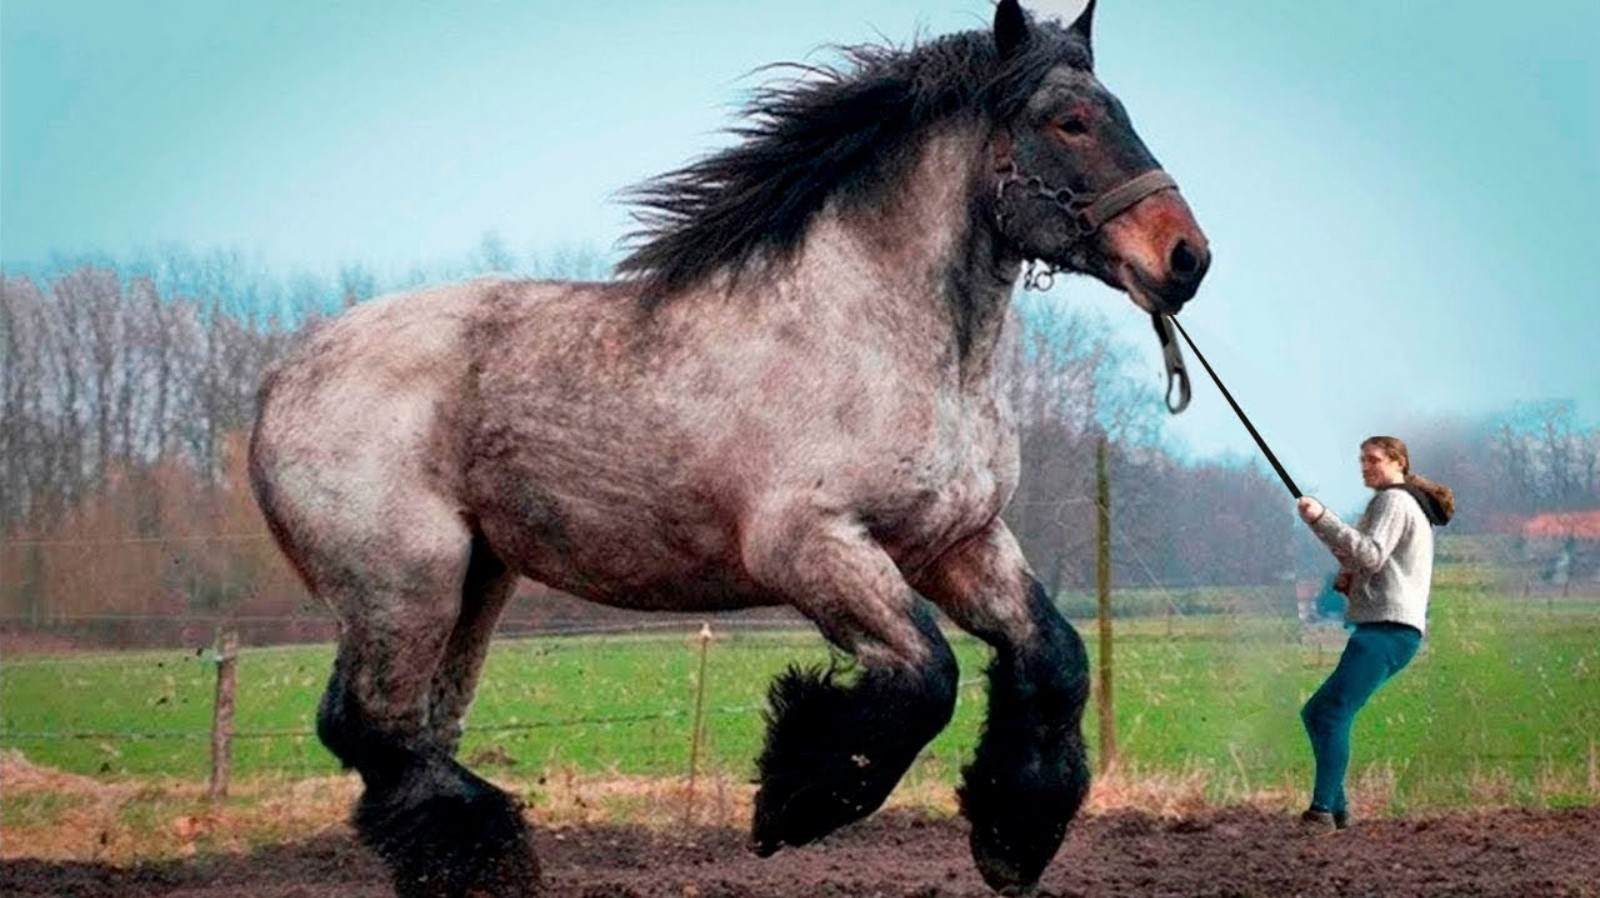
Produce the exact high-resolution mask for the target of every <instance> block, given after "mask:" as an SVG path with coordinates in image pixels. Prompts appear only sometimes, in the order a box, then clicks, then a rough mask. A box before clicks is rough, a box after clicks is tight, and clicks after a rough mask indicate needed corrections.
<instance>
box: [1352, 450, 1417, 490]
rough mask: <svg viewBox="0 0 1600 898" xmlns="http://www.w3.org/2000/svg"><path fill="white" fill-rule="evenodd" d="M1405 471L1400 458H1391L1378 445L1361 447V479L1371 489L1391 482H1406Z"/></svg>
mask: <svg viewBox="0 0 1600 898" xmlns="http://www.w3.org/2000/svg"><path fill="white" fill-rule="evenodd" d="M1405 479H1406V474H1405V471H1404V470H1403V469H1402V468H1401V467H1400V462H1399V460H1398V459H1393V458H1390V457H1389V455H1388V453H1386V452H1384V451H1383V449H1382V448H1380V447H1378V446H1362V447H1361V480H1362V482H1363V483H1365V484H1366V485H1367V486H1368V487H1369V488H1371V489H1377V488H1378V487H1380V486H1386V485H1388V484H1391V483H1404V482H1405Z"/></svg>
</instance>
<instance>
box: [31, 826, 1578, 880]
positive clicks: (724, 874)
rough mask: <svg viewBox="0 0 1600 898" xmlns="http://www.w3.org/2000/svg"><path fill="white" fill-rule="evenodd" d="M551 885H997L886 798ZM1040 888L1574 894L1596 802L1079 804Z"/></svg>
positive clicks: (353, 868)
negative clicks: (854, 817)
mask: <svg viewBox="0 0 1600 898" xmlns="http://www.w3.org/2000/svg"><path fill="white" fill-rule="evenodd" d="M537 841H538V847H539V852H540V857H541V860H542V862H543V864H544V872H545V882H546V891H545V896H547V898H602V896H605V898H758V896H759V898H768V896H770V898H796V896H804V898H810V896H831V898H867V896H874V898H965V896H972V898H978V896H988V895H989V894H991V893H990V892H989V891H988V890H987V889H985V888H984V886H983V884H982V882H981V881H980V880H979V879H978V876H977V874H976V873H975V872H974V870H973V868H972V862H971V859H970V858H969V856H968V853H967V846H966V828H965V825H964V824H963V823H962V821H960V820H959V819H952V818H949V817H946V816H942V815H940V816H930V815H929V814H927V813H922V812H918V811H914V810H910V809H891V810H889V811H886V812H884V813H882V814H879V815H877V816H876V817H874V818H872V819H871V820H869V821H867V822H866V823H863V824H861V825H858V826H855V827H852V828H849V829H847V830H846V831H844V832H841V833H838V834H835V835H834V836H833V837H831V838H830V839H828V840H827V841H826V842H825V843H823V844H821V845H817V846H813V847H809V848H805V849H799V850H787V851H784V852H781V853H779V854H778V855H777V856H775V857H772V858H768V859H766V860H761V859H758V858H756V857H755V856H753V855H751V854H749V853H748V852H747V851H745V849H744V834H743V832H742V831H739V830H736V829H732V828H726V827H679V828H670V827H667V828H663V827H640V826H612V825H599V824H596V825H584V826H574V827H567V828H562V829H555V830H548V829H547V830H541V831H540V832H539V834H538V836H537ZM1041 885H1042V893H1041V894H1043V895H1051V896H1063V898H1064V896H1112V895H1138V896H1183V898H1196V896H1217V898H1223V896H1230V898H1243V896H1383V898H1404V896H1417V895H1429V896H1433V895H1448V896H1476V898H1486V896H1506V898H1524V896H1585V898H1600V807H1590V808H1579V809H1571V810H1561V811H1528V810H1497V811H1484V812H1477V813H1470V814H1456V815H1446V816H1430V817H1418V818H1398V819H1397V818H1387V819H1379V820H1371V821H1365V822H1361V823H1358V825H1356V826H1355V827H1353V828H1351V829H1349V830H1346V831H1344V832H1339V833H1333V834H1328V835H1320V836H1311V837H1308V836H1304V835H1301V834H1299V833H1298V832H1297V829H1296V824H1295V821H1294V818H1293V817H1292V816H1291V815H1289V814H1285V813H1277V812H1270V811H1262V810H1258V809H1253V808H1232V809H1221V810H1214V811H1201V812H1198V813H1194V814H1188V815H1182V816H1155V815H1151V814H1148V813H1144V812H1138V811H1128V810H1121V811H1114V812H1108V813H1098V814H1090V815H1088V816H1086V817H1084V818H1082V819H1080V820H1079V821H1078V823H1076V824H1075V825H1074V826H1073V828H1072V830H1071V832H1070V834H1069V836H1068V839H1067V843H1066V845H1065V847H1064V848H1063V849H1062V851H1061V853H1060V854H1059V855H1058V856H1057V858H1056V860H1055V863H1054V864H1052V865H1051V867H1050V869H1049V870H1048V871H1047V872H1046V874H1045V878H1044V881H1043V883H1042V884H1041ZM0 894H5V895H9V896H17V898H37V896H46V895H49V896H63V898H90V896H108V898H110V896H117V898H147V896H172V898H180V896H181V898H220V896H258V898H333V896H339V898H390V896H392V895H393V892H392V891H391V890H390V889H389V887H388V885H387V882H386V880H385V878H384V874H383V871H382V869H381V868H380V867H379V866H378V864H377V863H376V861H375V860H374V859H373V857H372V856H371V855H370V854H369V853H367V852H366V851H365V850H363V849H362V848H361V847H360V846H359V845H358V844H357V843H356V842H355V841H354V840H353V839H352V838H351V836H350V835H349V834H348V832H347V831H345V830H342V829H338V828H335V829H330V830H327V831H324V832H323V833H322V834H321V835H318V836H315V837H313V838H311V839H310V840H309V841H304V842H297V843H292V844H284V845H280V846H276V847H271V848H264V849H259V850H256V851H254V852H252V853H247V854H210V855H197V856H194V857H189V858H184V859H178V860H169V861H161V862H154V863H145V864H140V865H136V866H129V867H125V866H113V865H110V864H105V863H95V862H87V861H74V862H62V861H44V860H37V859H28V858H23V859H13V860H7V861H4V862H0Z"/></svg>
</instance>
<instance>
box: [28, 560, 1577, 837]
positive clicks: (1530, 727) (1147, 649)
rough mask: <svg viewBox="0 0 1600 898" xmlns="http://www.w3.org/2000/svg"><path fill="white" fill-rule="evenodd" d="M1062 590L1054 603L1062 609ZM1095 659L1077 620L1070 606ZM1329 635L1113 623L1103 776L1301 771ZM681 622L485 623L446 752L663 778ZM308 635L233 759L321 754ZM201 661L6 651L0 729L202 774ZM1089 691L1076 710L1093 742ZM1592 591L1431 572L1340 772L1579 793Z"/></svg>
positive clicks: (1416, 783)
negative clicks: (1450, 578) (1493, 586)
mask: <svg viewBox="0 0 1600 898" xmlns="http://www.w3.org/2000/svg"><path fill="white" fill-rule="evenodd" d="M1069 607H1070V605H1069ZM1075 622H1076V623H1077V624H1078V626H1079V628H1080V631H1081V632H1082V633H1083V635H1084V637H1085V641H1086V642H1087V643H1088V646H1089V649H1090V656H1091V658H1090V660H1091V665H1094V664H1095V663H1096V662H1097V660H1098V659H1097V658H1096V657H1095V654H1096V647H1097V640H1096V638H1095V633H1094V629H1093V628H1094V624H1093V621H1084V620H1077V621H1075ZM1342 641H1343V631H1342V630H1340V629H1338V628H1336V627H1329V626H1322V627H1316V628H1309V629H1306V630H1302V629H1301V628H1300V627H1299V625H1298V624H1297V623H1296V622H1295V621H1293V620H1291V619H1286V618H1281V617H1271V616H1267V615H1262V614H1253V615H1252V614H1237V615H1205V616H1199V615H1190V616H1184V617H1179V618H1177V619H1176V620H1175V621H1167V620H1165V619H1162V618H1130V619H1121V620H1118V621H1117V622H1116V641H1115V645H1114V653H1115V657H1114V660H1115V663H1116V670H1117V674H1116V680H1115V682H1114V686H1113V694H1114V698H1115V704H1116V723H1117V733H1116V735H1117V742H1118V748H1119V755H1120V764H1121V771H1122V774H1123V775H1124V776H1125V777H1131V778H1152V779H1160V778H1163V777H1181V778H1184V779H1185V780H1186V781H1188V782H1195V781H1199V782H1202V783H1203V784H1204V790H1205V792H1206V794H1207V796H1208V797H1209V798H1212V799H1214V800H1217V801H1229V800H1236V799H1240V798H1245V797H1250V796H1259V795H1261V794H1263V793H1268V794H1271V793H1274V792H1281V793H1283V794H1294V793H1297V792H1299V791H1302V790H1303V789H1304V787H1305V784H1306V783H1307V782H1308V780H1309V776H1310V767H1311V759H1310V751H1309V748H1308V747H1307V746H1306V743H1305V738H1304V735H1303V733H1302V732H1301V729H1300V722H1299V718H1298V708H1299V705H1300V703H1301V702H1302V701H1304V699H1305V698H1306V696H1308V695H1309V694H1310V692H1311V690H1312V689H1314V688H1315V687H1316V685H1317V683H1318V682H1319V681H1320V679H1321V678H1322V677H1323V676H1324V675H1325V674H1326V673H1327V672H1328V670H1330V669H1331V667H1332V664H1333V663H1334V661H1335V660H1336V659H1337V656H1338V652H1339V649H1340V647H1341V646H1342ZM952 642H953V643H954V645H955V647H956V652H957V655H958V657H959V659H960V661H961V665H962V677H963V678H962V685H961V689H960V697H959V703H958V706H957V710H956V717H955V720H954V721H953V723H952V724H951V726H950V727H949V728H948V729H947V730H946V732H945V733H944V734H942V735H941V736H940V737H939V738H938V739H937V740H936V741H935V742H934V743H933V744H932V745H931V746H930V747H929V748H928V749H927V751H925V752H924V755H923V757H922V759H921V760H920V761H919V762H918V765H917V767H916V768H915V769H914V771H913V773H912V780H913V781H914V782H920V783H922V784H924V785H926V784H928V783H930V782H948V783H953V782H954V781H955V780H956V778H957V777H958V775H959V769H960V765H961V764H962V763H963V762H964V761H965V759H966V758H967V757H968V756H969V755H970V752H971V747H972V744H973V742H974V741H975V739H976V738H977V733H978V728H979V722H980V718H981V713H982V708H983V703H984V696H983V689H984V687H983V677H982V669H983V666H984V664H985V663H986V659H987V650H986V648H985V647H984V646H982V645H981V644H979V643H977V642H975V641H974V640H972V639H970V638H967V637H965V636H964V635H955V634H952ZM698 652H699V643H698V640H696V639H695V638H694V636H693V634H692V633H674V634H672V635H666V636H663V635H630V636H606V637H565V638H534V639H516V640H504V641H501V642H500V643H498V644H497V645H496V647H495V649H494V650H493V652H492V653H491V655H490V659H489V662H488V668H487V670H486V672H485V675H484V678H483V682H482V685H481V686H480V689H479V693H478V697H477V701H476V703H475V705H474V706H473V709H472V712H471V716H470V718H469V720H468V726H469V732H468V735H467V738H466V740H465V744H464V746H463V754H464V756H466V757H467V758H469V759H471V760H472V762H473V763H474V764H475V765H477V766H479V767H480V768H481V769H483V770H484V771H485V772H486V773H488V774H489V775H491V776H513V777H537V776H539V775H540V774H541V773H542V772H545V771H554V770H566V771H576V772H578V773H581V774H583V775H608V774H610V775H618V776H633V775H645V776H679V775H682V774H684V773H685V772H686V770H687V766H688V758H689V753H690V741H691V740H690V735H691V728H692V727H691V721H692V719H693V710H694V699H695V681H696V675H697V671H698V669H699V654H698ZM331 659H332V650H331V648H330V647H328V646H310V647H293V648H271V649H247V650H245V651H244V652H243V653H242V656H241V660H240V663H239V689H238V698H237V710H236V718H235V727H236V730H237V732H238V738H237V739H236V742H235V746H234V771H235V776H237V777H243V778H248V777H251V776H253V775H256V774H270V775H273V776H287V777H288V778H290V779H294V778H298V777H312V776H322V775H326V774H329V773H333V772H335V771H336V766H335V764H334V762H333V760H332V758H331V757H330V756H329V755H328V754H327V752H326V751H325V750H324V749H323V748H322V747H321V745H320V744H319V743H318V742H317V740H316V737H315V736H314V735H313V734H312V730H313V725H314V714H315V709H316V704H317V700H318V698H319V696H320V693H321V689H322V686H323V683H324V682H325V679H326V676H327V672H328V669H329V665H330V663H331ZM828 661H829V653H828V651H827V649H826V648H825V646H824V645H823V643H822V641H821V640H820V638H819V637H817V636H816V635H815V634H813V633H811V632H809V631H803V632H802V631H796V632H761V633H753V632H743V631H738V632H732V633H723V634H719V635H718V637H717V638H716V639H715V640H714V641H713V642H712V644H711V646H710V648H709V654H708V657H707V668H706V670H707V676H706V686H707V689H706V696H705V721H706V723H705V733H706V736H705V741H704V745H703V747H702V749H701V754H700V757H701V765H700V769H701V770H702V771H703V772H712V773H717V774H722V775H726V776H729V777H731V778H734V779H742V778H745V777H747V776H748V775H749V773H750V771H751V770H752V766H753V765H752V761H753V759H754V758H755V756H756V755H757V754H758V752H759V750H760V741H761V737H762V728H763V725H762V718H761V711H762V706H763V696H764V693H765V689H766V684H767V682H768V681H769V680H770V679H771V677H772V676H773V675H774V674H776V673H778V672H779V671H781V670H782V669H783V668H784V667H786V666H787V665H789V664H792V663H799V664H826V663H828ZM214 679H215V672H214V667H213V666H212V665H211V664H210V663H209V662H208V661H207V660H206V659H205V658H203V657H198V656H195V655H192V654H184V653H176V652H147V653H137V654H132V653H130V654H115V655H102V656H67V657H38V658H33V657H30V658H18V659H6V661H5V662H4V664H3V665H0V748H3V749H16V750H20V751H22V752H23V753H25V754H26V756H27V757H28V759H29V760H30V761H32V762H33V763H35V764H39V765H44V766H48V767H53V768H59V769H62V770H65V771H71V772H76V773H82V774H88V775H91V776H96V777H99V778H102V779H105V780H109V781H117V780H123V779H138V778H143V777H150V776H170V777H175V778H179V779H187V780H202V779H204V777H205V776H206V771H207V769H208V759H209V751H210V744H209V734H208V730H209V725H210V715H211V704H212V692H213V689H214ZM1094 718H1095V715H1094V710H1093V708H1092V707H1091V708H1090V710H1089V713H1088V715H1087V718H1086V738H1087V740H1088V743H1089V745H1090V747H1091V752H1093V751H1094V750H1095V748H1096V747H1097V745H1098V734H1097V733H1096V723H1095V719H1094ZM1597 743H1600V605H1596V604H1595V603H1594V602H1593V601H1592V600H1590V601H1579V600H1571V601H1564V602H1555V603H1547V602H1544V601H1542V600H1534V601H1532V602H1529V601H1527V600H1522V599H1518V598H1512V597H1506V596H1502V595H1499V594H1497V593H1493V592H1490V591H1486V590H1484V589H1482V588H1481V587H1477V586H1475V585H1474V584H1471V583H1458V584H1453V585H1452V584H1450V583H1449V582H1446V583H1445V585H1443V586H1441V588H1440V589H1438V590H1436V594H1435V597H1434V608H1433V615H1432V630H1431V632H1430V634H1429V639H1428V641H1427V642H1426V643H1425V646H1424V649H1423V651H1422V653H1421V654H1419V656H1418V658H1417V660H1416V661H1415V662H1413V664H1412V667H1411V668H1410V669H1409V670H1407V671H1406V672H1405V673H1404V674H1402V675H1401V676H1400V677H1399V678H1398V679H1396V680H1395V681H1394V682H1393V683H1391V684H1390V685H1389V686H1387V687H1385V689H1384V690H1383V691H1382V692H1380V693H1379V695H1378V696H1377V697H1376V698H1375V699H1374V701H1373V703H1372V704H1371V705H1370V706H1369V707H1368V708H1367V710H1366V711H1365V712H1364V713H1363V715H1362V717H1361V718H1360V719H1358V721H1357V731H1356V735H1355V746H1356V757H1355V759H1354V763H1353V767H1352V773H1353V775H1355V776H1356V777H1358V778H1361V779H1362V780H1363V781H1364V782H1367V783H1369V784H1371V783H1376V784H1377V787H1378V788H1379V790H1380V791H1381V793H1382V795H1383V801H1384V802H1386V803H1387V804H1388V805H1389V807H1390V809H1392V810H1410V809H1419V808H1421V809H1426V808H1444V807H1459V806H1467V805H1472V804H1483V803H1494V804H1526V805H1559V804H1570V803H1583V804H1589V803H1594V802H1596V801H1600V784H1597V783H1596V771H1595V765H1596V760H1595V751H1596V744H1597Z"/></svg>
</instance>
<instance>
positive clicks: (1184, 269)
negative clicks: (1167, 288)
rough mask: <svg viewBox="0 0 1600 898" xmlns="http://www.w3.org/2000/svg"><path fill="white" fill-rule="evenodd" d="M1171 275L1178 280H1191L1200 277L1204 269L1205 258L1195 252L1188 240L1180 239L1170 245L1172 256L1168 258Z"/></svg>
mask: <svg viewBox="0 0 1600 898" xmlns="http://www.w3.org/2000/svg"><path fill="white" fill-rule="evenodd" d="M1168 261H1169V264H1170V269H1171V271H1172V276H1173V277H1174V278H1177V279H1179V280H1184V281H1192V280H1196V279H1198V278H1199V277H1200V275H1202V274H1204V273H1205V270H1206V259H1205V257H1204V256H1203V255H1201V254H1200V253H1198V252H1196V251H1195V249H1194V247H1192V246H1190V245H1189V241H1187V240H1182V239H1180V240H1179V241H1178V243H1177V245H1176V246H1174V247H1172V257H1171V258H1170V259H1169V260H1168Z"/></svg>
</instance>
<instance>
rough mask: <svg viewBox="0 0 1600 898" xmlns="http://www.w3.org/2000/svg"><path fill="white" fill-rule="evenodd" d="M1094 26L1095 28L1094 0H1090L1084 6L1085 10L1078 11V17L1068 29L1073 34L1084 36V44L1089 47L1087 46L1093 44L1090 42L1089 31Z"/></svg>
mask: <svg viewBox="0 0 1600 898" xmlns="http://www.w3.org/2000/svg"><path fill="white" fill-rule="evenodd" d="M1093 28H1094V0H1089V5H1088V6H1085V7H1084V8H1083V12H1081V13H1078V17H1077V18H1076V19H1073V20H1072V25H1071V27H1069V28H1068V29H1067V31H1069V32H1070V33H1072V34H1076V35H1078V36H1079V37H1081V38H1083V45H1084V46H1086V47H1087V46H1091V44H1090V42H1089V32H1090V31H1091V30H1092V29H1093Z"/></svg>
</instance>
